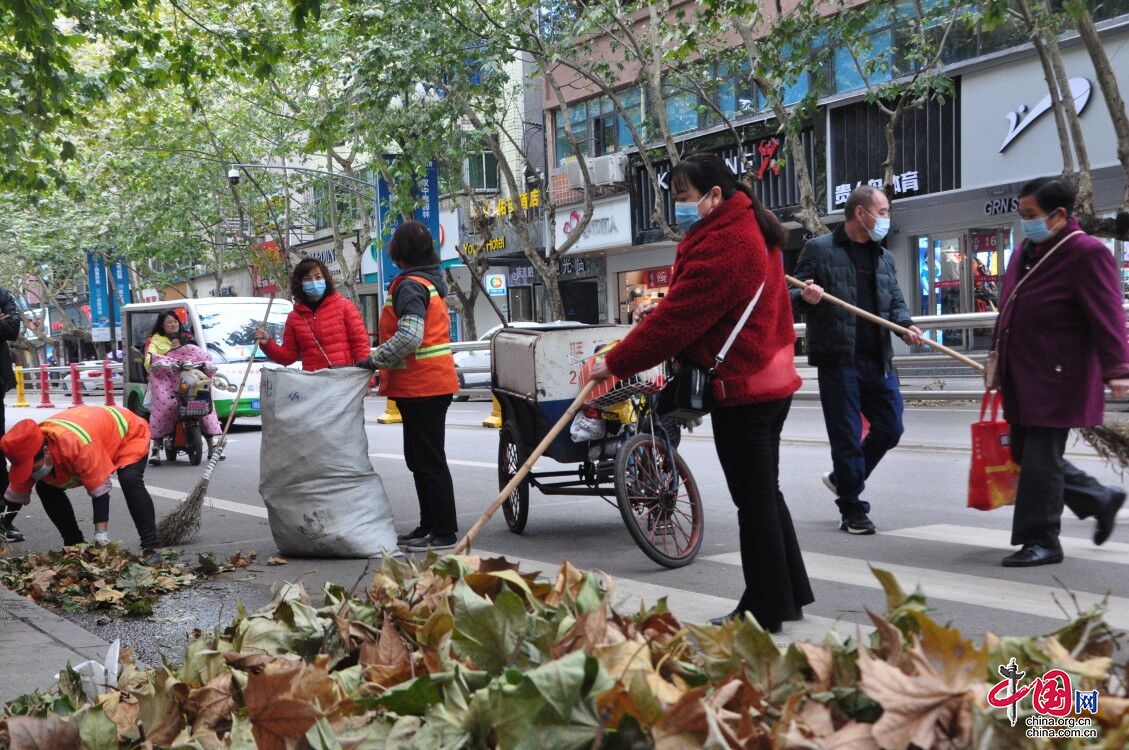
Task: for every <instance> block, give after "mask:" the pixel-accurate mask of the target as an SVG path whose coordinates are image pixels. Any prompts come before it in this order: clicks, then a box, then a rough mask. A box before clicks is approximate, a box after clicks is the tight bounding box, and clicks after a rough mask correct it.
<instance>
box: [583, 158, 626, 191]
mask: <svg viewBox="0 0 1129 750" xmlns="http://www.w3.org/2000/svg"><path fill="white" fill-rule="evenodd" d="M591 167H592V182H593V183H595V184H596V185H611V184H613V183H616V182H624V181H625V180H626V179H627V156H626V155H625V154H608V155H607V156H597V157H596V158H595V159H593V160H592V162H591Z"/></svg>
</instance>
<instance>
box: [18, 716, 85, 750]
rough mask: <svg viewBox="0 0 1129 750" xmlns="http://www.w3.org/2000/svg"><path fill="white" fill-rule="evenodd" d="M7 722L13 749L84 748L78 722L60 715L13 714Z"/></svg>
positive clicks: (61, 749) (58, 749)
mask: <svg viewBox="0 0 1129 750" xmlns="http://www.w3.org/2000/svg"><path fill="white" fill-rule="evenodd" d="M6 723H7V725H8V746H9V747H10V748H11V750H82V740H81V739H79V734H78V723H77V722H69V721H63V720H62V719H60V718H59V717H58V716H51V717H49V718H46V719H39V718H33V717H31V716H12V717H9V718H8V719H7V721H6Z"/></svg>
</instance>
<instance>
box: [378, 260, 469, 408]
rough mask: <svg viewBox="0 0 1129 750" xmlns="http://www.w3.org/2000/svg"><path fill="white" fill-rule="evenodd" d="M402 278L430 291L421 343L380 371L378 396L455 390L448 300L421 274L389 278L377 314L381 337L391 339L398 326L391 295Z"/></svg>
mask: <svg viewBox="0 0 1129 750" xmlns="http://www.w3.org/2000/svg"><path fill="white" fill-rule="evenodd" d="M405 278H407V279H411V280H413V281H417V282H419V283H420V284H423V285H424V286H425V287H427V291H428V294H429V299H428V303H427V315H426V317H424V320H423V342H422V343H420V345H419V348H417V349H416V350H415V351H414V352H412V353H411V354H409V355H408V358H407V359H406V360H404V361H403V362H401V363H400V364H399V365H397V366H396V367H392V368H389V369H384V370H381V371H380V395H382V396H388V397H390V398H422V397H426V396H445V395H447V394H451V393H458V391H459V377H458V375H456V374H455V357H454V355H452V354H451V316H450V314H449V313H448V312H447V303H446V302H445V301H444V300H443V298H442V297H440V296H439V290H438V289H436V288H435V285H434V284H432V283H431V282H430V281H428V280H427V279H425V278H423V277H421V276H397V277H396V279H395V280H393V281H392V285H391V286H390V287H389V288H388V294H387V296H386V297H385V298H384V309H383V310H382V311H381V313H380V340H381V341H382V342H384V341H387V340H388V339H390V338H392V335H393V334H394V333H396V329H397V328H398V327H399V325H400V319H399V318H398V317H397V316H396V310H395V308H394V307H393V305H392V298H393V295H394V294H395V293H396V287H398V286H399V285H400V283H401V282H402V281H403V280H404V279H405Z"/></svg>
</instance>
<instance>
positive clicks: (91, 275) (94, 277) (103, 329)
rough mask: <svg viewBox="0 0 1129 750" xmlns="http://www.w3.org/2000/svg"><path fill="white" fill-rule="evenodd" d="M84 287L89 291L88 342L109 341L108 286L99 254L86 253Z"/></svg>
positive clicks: (104, 265)
mask: <svg viewBox="0 0 1129 750" xmlns="http://www.w3.org/2000/svg"><path fill="white" fill-rule="evenodd" d="M86 286H87V288H88V289H89V290H90V340H91V341H109V340H110V286H109V282H108V281H107V279H106V262H105V261H104V260H103V259H102V254H101V253H95V252H92V251H90V250H87V251H86Z"/></svg>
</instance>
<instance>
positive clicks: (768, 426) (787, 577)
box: [711, 397, 815, 628]
mask: <svg viewBox="0 0 1129 750" xmlns="http://www.w3.org/2000/svg"><path fill="white" fill-rule="evenodd" d="M791 406H792V399H791V397H789V398H786V399H781V400H779V401H768V402H765V403H760V404H745V405H742V406H731V407H723V408H719V409H715V410H714V411H713V413H712V415H711V421H712V423H713V436H714V447H715V448H716V449H717V457H718V459H719V460H720V461H721V469H722V471H723V472H724V473H725V481H726V483H727V484H728V485H729V493H730V494H731V495H732V496H733V504H734V505H736V506H737V527H738V533H739V536H740V540H741V569H742V572H743V573H744V576H745V591H744V593H743V594H742V595H741V599H740V601H739V602H738V604H737V609H738V610H741V611H745V612H750V613H752V615H753V617H755V618H756V619H757V622H759V623H760V624H761V626H762V627H765V628H771V627H775V626H776V625H778V624H779V623H780V622H781V621H783V620H794V619H798V618H799V617H800V616H801V614H802V613H801V612H800V608H801V607H803V606H804V605H805V604H811V603H812V602H814V601H815V596H814V595H813V594H812V590H811V583H810V582H809V581H808V574H807V570H806V569H805V568H804V558H803V555H802V554H801V553H800V543H799V541H798V540H797V539H796V529H795V527H794V526H793V525H792V514H791V513H789V512H788V505H787V504H786V503H785V502H784V495H783V494H782V493H781V492H780V483H779V474H780V432H781V430H783V428H784V420H785V418H786V417H787V416H788V410H789V409H790V408H791Z"/></svg>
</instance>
